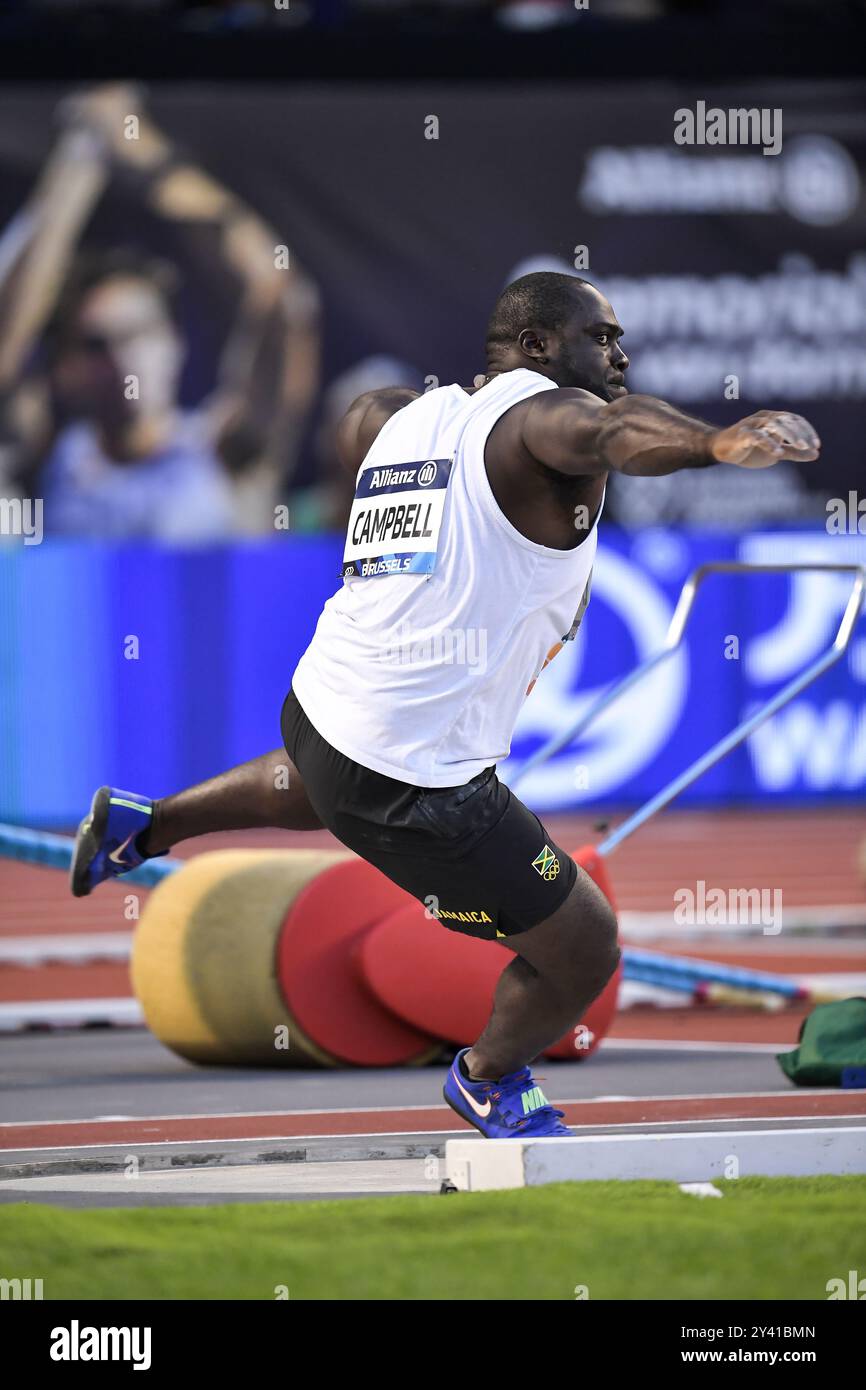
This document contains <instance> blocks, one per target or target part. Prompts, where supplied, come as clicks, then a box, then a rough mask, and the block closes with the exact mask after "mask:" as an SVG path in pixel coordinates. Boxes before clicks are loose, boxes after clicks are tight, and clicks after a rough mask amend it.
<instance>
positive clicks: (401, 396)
mask: <svg viewBox="0 0 866 1390" xmlns="http://www.w3.org/2000/svg"><path fill="white" fill-rule="evenodd" d="M420 394H421V393H420V391H411V390H410V389H409V387H408V386H385V387H383V388H382V389H381V390H379V391H365V392H364V394H363V396H359V397H358V399H357V400H355V401H353V402H352V404H351V405H350V406H349V409H348V410H347V411H346V413H345V415H344V416H343V418H342V420H341V421H340V423H339V425H338V426H337V453H338V455H339V457H340V462H341V463H342V465H343V467H344V468H345V469H346V472H347V473H351V475H352V477H353V478H354V476H355V474H356V473H357V471H358V469H359V468H360V467H361V464H362V463H363V462H364V459H365V458H366V457H367V454H368V453H369V450H370V448H371V446H372V444H373V441H374V439H375V438H376V436H377V434H378V433H379V431H380V429H381V428H382V426H383V425H384V424H385V422H386V420H390V418H391V416H392V415H394V414H395V413H396V412H397V411H398V410H402V408H403V406H404V405H408V404H409V402H410V401H414V400H415V399H416V397H417V396H419V395H420Z"/></svg>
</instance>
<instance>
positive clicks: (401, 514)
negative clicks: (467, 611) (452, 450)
mask: <svg viewBox="0 0 866 1390" xmlns="http://www.w3.org/2000/svg"><path fill="white" fill-rule="evenodd" d="M452 462H453V460H452V459H423V460H422V461H421V462H419V463H401V464H400V465H399V466H397V467H394V468H365V469H364V471H363V473H362V474H361V476H360V478H359V479H358V484H357V487H356V489H355V500H354V502H353V503H352V511H351V513H350V516H349V529H348V531H347V533H346V548H345V551H344V553H343V568H342V570H341V571H340V572H341V574H342V576H343V578H344V579H352V578H362V579H371V578H374V577H376V576H378V575H382V574H432V573H433V570H434V569H435V568H436V555H437V552H438V549H439V534H440V531H441V529H442V514H443V512H444V510H445V497H446V494H447V488H448V480H449V478H450V476H451V465H452Z"/></svg>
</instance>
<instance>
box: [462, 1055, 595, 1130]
mask: <svg viewBox="0 0 866 1390" xmlns="http://www.w3.org/2000/svg"><path fill="white" fill-rule="evenodd" d="M468 1051H469V1048H468V1047H464V1048H463V1050H462V1052H458V1053H457V1056H456V1057H455V1058H454V1061H453V1062H452V1063H451V1070H450V1071H449V1073H448V1076H447V1077H446V1080H445V1085H444V1087H443V1089H442V1094H443V1095H444V1097H445V1099H446V1100H447V1102H448V1104H449V1105H450V1106H451V1109H452V1110H456V1112H457V1114H458V1115H459V1116H460V1117H461V1119H464V1120H468V1121H469V1123H470V1124H471V1125H474V1126H475V1128H476V1129H480V1130H481V1133H482V1134H483V1135H484V1137H485V1138H486V1139H526V1138H528V1137H529V1135H532V1136H533V1137H534V1138H538V1137H539V1136H541V1135H544V1136H547V1137H552V1136H554V1135H563V1136H564V1137H571V1130H570V1129H568V1128H567V1127H566V1126H565V1125H563V1124H560V1120H561V1119H562V1116H563V1114H564V1112H563V1111H562V1110H554V1108H553V1106H552V1105H551V1104H550V1102H549V1101H548V1099H547V1096H546V1095H545V1094H544V1092H543V1091H542V1090H541V1089H540V1088H539V1087H538V1086H536V1084H535V1082H534V1081H533V1079H532V1075H531V1073H530V1070H529V1067H521V1069H520V1071H515V1072H512V1073H511V1074H510V1075H509V1076H503V1077H502V1078H501V1079H500V1080H499V1081H469V1080H468V1079H467V1078H466V1076H465V1075H464V1073H463V1070H462V1068H461V1066H460V1060H461V1058H462V1057H464V1056H465V1055H466V1053H467V1052H468Z"/></svg>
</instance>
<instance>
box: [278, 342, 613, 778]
mask: <svg viewBox="0 0 866 1390" xmlns="http://www.w3.org/2000/svg"><path fill="white" fill-rule="evenodd" d="M555 389H556V388H555V386H554V384H553V382H551V381H548V380H547V378H546V377H543V376H540V375H539V374H538V373H537V372H530V371H527V370H525V369H524V368H520V369H518V370H517V371H513V372H504V373H502V374H501V375H499V376H496V377H494V378H493V380H492V381H490V382H488V384H487V385H486V386H484V387H482V388H481V390H480V391H476V392H475V393H474V394H472V395H468V394H467V392H465V391H464V390H463V388H462V387H461V386H440V387H439V388H438V389H437V390H435V391H428V392H427V393H426V394H425V395H423V396H419V397H418V399H417V400H415V401H412V402H411V403H410V404H409V405H407V406H404V407H403V409H402V410H398V411H397V412H396V414H395V415H392V416H391V418H390V419H389V420H388V421H387V422H386V424H385V425H384V426H383V428H382V429H381V431H380V432H379V435H378V436H377V438H376V440H375V442H374V444H373V446H372V448H371V449H370V451H369V453H368V454H367V456H366V458H365V459H364V462H363V464H362V465H361V468H360V469H359V471H358V476H357V480H356V500H355V503H354V505H353V508H352V516H351V518H350V521H349V527H348V533H347V541H346V551H345V556H344V566H343V571H342V572H343V575H344V579H343V586H342V588H341V589H339V590H338V591H337V593H336V594H334V596H333V598H330V599H329V600H328V602H327V603H326V604H325V607H324V609H323V611H322V615H321V617H320V618H319V622H318V625H317V627H316V631H315V634H314V636H313V640H312V642H311V643H310V645H309V647H308V648H307V650H306V652H305V653H304V655H303V656H302V657H301V660H300V662H299V663H298V666H297V668H296V670H295V673H294V676H293V678H292V686H293V688H294V691H295V694H296V696H297V698H298V700H299V701H300V704H301V706H302V708H303V710H304V712H305V714H306V715H307V717H308V719H310V721H311V722H312V724H313V725H314V727H315V728H316V729H317V730H318V731H319V733H320V734H321V736H322V737H323V738H324V739H326V740H327V742H328V743H330V744H332V746H333V747H334V748H336V749H337V750H338V751H339V752H340V753H343V754H344V755H345V756H346V757H349V758H352V759H353V760H354V761H355V762H358V763H361V764H362V766H364V767H368V768H371V769H373V771H375V772H380V773H383V774H384V775H385V776H387V777H394V778H396V779H397V780H398V781H401V782H408V783H410V784H411V785H413V786H419V787H453V786H460V785H462V784H463V783H464V782H467V781H469V779H470V778H472V777H474V776H475V775H476V773H478V772H481V771H482V770H483V769H484V768H486V767H490V766H491V764H493V763H496V762H498V761H500V760H501V759H503V758H505V757H506V756H507V755H508V753H509V750H510V748H511V736H512V732H513V729H514V725H515V722H516V720H517V715H518V713H519V711H520V707H521V705H522V703H523V700H524V698H525V697H526V695H527V694H528V693H529V691H530V690H531V688H532V686H533V685H534V684H535V680H536V678H537V676H538V675H539V673H540V671H541V670H542V668H543V667H544V666H545V665H546V664H547V662H548V661H549V660H551V659H552V657H553V656H555V655H556V653H557V652H558V651H559V649H560V647H561V645H562V643H563V642H566V641H568V640H570V639H571V638H573V637H574V634H575V632H576V631H577V626H578V624H579V622H580V619H581V617H582V616H583V610H584V609H585V607H586V604H587V602H588V599H589V581H590V575H591V573H592V564H593V560H594V558H595V551H596V543H597V523H598V517H596V518H595V523H594V524H593V527H592V530H591V531H590V533H589V534H588V535H587V537H586V539H585V540H584V541H583V543H582V544H581V545H579V546H578V547H577V549H575V550H554V549H552V548H551V547H549V546H546V545H538V544H536V543H535V542H534V541H530V540H527V538H526V537H525V536H523V535H521V533H520V532H519V531H518V530H516V529H515V527H514V526H512V524H511V522H510V521H508V519H507V518H506V517H505V516H504V515H503V513H502V511H501V510H500V508H499V506H498V504H497V502H496V499H495V498H494V496H493V492H492V490H491V487H490V483H489V481H488V479H487V473H486V470H485V467H484V445H485V442H486V440H487V436H488V434H489V433H490V431H491V430H492V428H493V426H494V425H495V424H496V421H497V420H498V419H499V417H500V416H501V415H503V414H504V412H505V411H506V410H508V409H510V407H511V406H512V405H514V404H515V403H516V402H517V401H521V400H525V399H526V398H527V397H529V396H533V395H535V394H536V393H537V392H539V391H548V390H555ZM600 512H601V508H599V514H600ZM440 514H441V523H440V525H439V528H438V535H437V516H440Z"/></svg>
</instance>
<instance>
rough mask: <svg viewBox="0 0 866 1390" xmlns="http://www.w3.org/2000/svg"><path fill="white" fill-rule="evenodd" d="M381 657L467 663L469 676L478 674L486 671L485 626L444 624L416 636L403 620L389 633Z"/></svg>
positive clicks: (411, 661)
mask: <svg viewBox="0 0 866 1390" xmlns="http://www.w3.org/2000/svg"><path fill="white" fill-rule="evenodd" d="M382 660H383V661H385V662H387V663H389V664H393V665H406V666H411V665H424V666H429V665H437V666H440V665H446V666H467V667H468V668H469V673H470V675H473V676H480V675H482V674H483V673H484V671H486V670H487V629H486V628H483V627H455V628H450V627H446V628H442V629H441V630H440V631H438V632H433V633H430V634H429V636H426V637H420V636H419V635H418V633H417V632H416V631H413V629H412V628H411V627H410V625H409V624H408V623H406V622H403V623H400V624H399V626H398V627H397V628H395V629H394V631H393V634H390V635H389V640H388V642H387V644H386V645H385V646H384V647H383V648H382Z"/></svg>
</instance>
